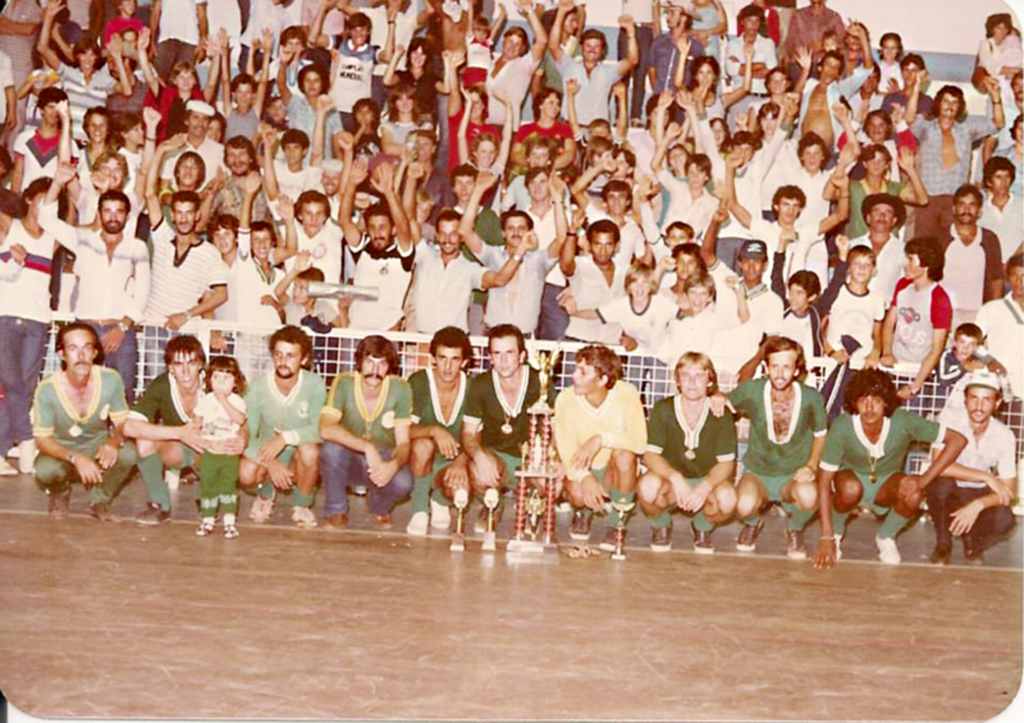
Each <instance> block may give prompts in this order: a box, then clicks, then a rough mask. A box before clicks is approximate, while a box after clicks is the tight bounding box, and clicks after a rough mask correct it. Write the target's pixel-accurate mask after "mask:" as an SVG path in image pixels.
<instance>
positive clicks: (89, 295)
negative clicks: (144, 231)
mask: <svg viewBox="0 0 1024 723" xmlns="http://www.w3.org/2000/svg"><path fill="white" fill-rule="evenodd" d="M77 231H78V241H79V243H78V250H77V251H76V252H75V254H76V258H75V276H77V277H78V282H77V286H78V294H77V295H78V300H77V302H76V304H75V308H74V312H75V316H76V317H78V318H79V319H120V318H121V317H124V316H127V317H129V318H131V319H132V320H133V321H141V320H142V317H143V314H144V312H145V309H146V302H147V301H148V300H149V285H150V268H149V250H148V249H147V248H146V244H145V243H143V242H142V241H140V240H139V239H137V238H134V237H131V236H129V235H128V234H127V233H122V236H121V242H120V243H119V244H118V245H117V246H116V247H115V248H114V253H113V256H112V257H110V258H108V257H107V247H106V244H104V243H103V239H102V237H101V236H100V235H99V234H98V233H96V232H95V231H88V230H86V229H84V228H79V229H77Z"/></svg>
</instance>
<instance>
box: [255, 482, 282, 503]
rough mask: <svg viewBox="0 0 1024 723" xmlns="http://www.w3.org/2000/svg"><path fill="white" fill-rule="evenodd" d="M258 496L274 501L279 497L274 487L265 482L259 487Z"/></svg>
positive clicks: (257, 488) (257, 489)
mask: <svg viewBox="0 0 1024 723" xmlns="http://www.w3.org/2000/svg"><path fill="white" fill-rule="evenodd" d="M256 494H258V495H259V496H260V497H262V498H263V499H265V500H272V499H274V498H275V497H276V496H277V494H276V493H275V492H274V485H272V484H270V483H269V482H264V483H263V484H261V485H259V486H257V487H256Z"/></svg>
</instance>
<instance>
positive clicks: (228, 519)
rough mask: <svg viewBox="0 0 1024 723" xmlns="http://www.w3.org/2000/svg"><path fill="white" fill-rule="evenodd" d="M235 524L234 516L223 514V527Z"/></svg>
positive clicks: (231, 513) (229, 513)
mask: <svg viewBox="0 0 1024 723" xmlns="http://www.w3.org/2000/svg"><path fill="white" fill-rule="evenodd" d="M233 524H235V515H234V513H233V512H225V513H224V526H225V527H226V526H227V525H233Z"/></svg>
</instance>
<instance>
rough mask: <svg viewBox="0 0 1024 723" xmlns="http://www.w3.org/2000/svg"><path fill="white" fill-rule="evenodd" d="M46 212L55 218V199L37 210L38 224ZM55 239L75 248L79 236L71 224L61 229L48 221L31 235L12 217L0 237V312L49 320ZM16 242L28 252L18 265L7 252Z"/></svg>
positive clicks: (50, 315) (42, 220)
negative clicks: (3, 235) (39, 232)
mask: <svg viewBox="0 0 1024 723" xmlns="http://www.w3.org/2000/svg"><path fill="white" fill-rule="evenodd" d="M47 209H49V211H48V210H47ZM46 215H48V216H49V217H50V218H52V219H56V217H57V204H56V203H53V204H50V205H49V206H43V207H42V209H41V210H40V212H39V216H40V221H39V223H40V225H43V222H44V219H43V218H42V217H43V216H46ZM65 226H66V225H65ZM69 229H70V231H69ZM54 242H59V243H60V244H61V245H63V246H64V247H65V248H67V249H68V250H69V251H75V250H77V247H78V236H77V234H75V233H74V229H71V227H70V226H66V228H65V229H61V228H60V227H59V226H57V225H56V224H51V223H49V222H47V223H46V226H44V228H43V233H42V235H41V236H40V237H39V238H33V237H32V236H30V235H29V233H28V231H26V230H25V227H24V226H23V225H22V223H21V221H19V220H18V219H14V220H12V221H11V227H10V230H8V232H7V236H6V237H5V238H4V239H3V241H0V309H2V311H0V314H2V315H3V316H13V317H17V318H19V319H31V320H32V321H38V322H41V323H43V324H49V323H50V320H51V318H52V312H51V311H50V269H51V266H52V263H53V253H54ZM16 244H21V245H22V246H24V247H25V250H26V251H27V252H28V258H26V259H25V263H24V265H19V264H18V263H17V262H15V260H14V259H13V257H11V255H10V251H11V247H12V246H14V245H16Z"/></svg>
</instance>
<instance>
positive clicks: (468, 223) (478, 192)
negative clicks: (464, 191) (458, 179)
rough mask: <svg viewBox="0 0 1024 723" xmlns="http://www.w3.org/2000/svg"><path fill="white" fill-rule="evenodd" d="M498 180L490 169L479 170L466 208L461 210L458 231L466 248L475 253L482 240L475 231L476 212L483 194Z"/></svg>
mask: <svg viewBox="0 0 1024 723" xmlns="http://www.w3.org/2000/svg"><path fill="white" fill-rule="evenodd" d="M497 182H498V177H497V176H496V175H494V174H493V173H491V172H490V171H481V172H480V173H478V174H477V176H476V180H475V181H473V192H472V193H471V194H470V196H469V201H468V202H467V203H466V209H465V210H464V211H463V212H462V221H460V222H459V233H460V234H461V235H462V240H463V242H464V243H465V244H466V248H468V249H469V250H470V251H472V252H473V253H474V254H475V255H479V254H480V251H482V250H483V245H484V241H483V239H481V238H480V236H479V235H477V232H476V228H475V226H476V214H477V210H478V209H479V208H480V201H481V199H482V198H483V197H484V194H485V193H487V191H489V190H490V189H491V188H492V187H493V186H494V184H496V183H497Z"/></svg>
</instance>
